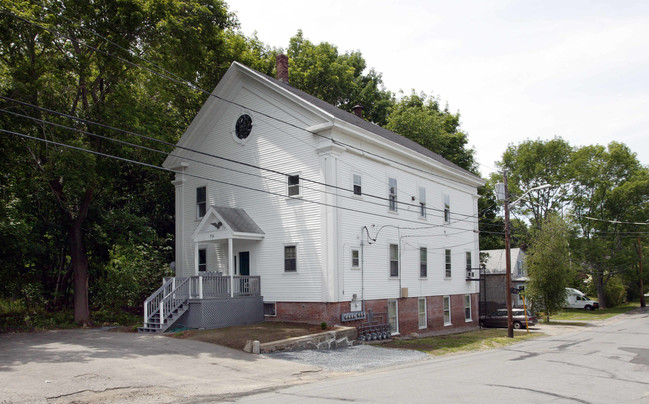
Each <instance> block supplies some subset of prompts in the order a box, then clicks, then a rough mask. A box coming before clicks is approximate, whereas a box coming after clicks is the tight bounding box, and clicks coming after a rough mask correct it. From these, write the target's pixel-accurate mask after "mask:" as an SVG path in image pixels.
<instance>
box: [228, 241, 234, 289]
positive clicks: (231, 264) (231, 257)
mask: <svg viewBox="0 0 649 404" xmlns="http://www.w3.org/2000/svg"><path fill="white" fill-rule="evenodd" d="M232 250H233V248H232V238H229V239H228V270H229V272H230V297H234V255H232Z"/></svg>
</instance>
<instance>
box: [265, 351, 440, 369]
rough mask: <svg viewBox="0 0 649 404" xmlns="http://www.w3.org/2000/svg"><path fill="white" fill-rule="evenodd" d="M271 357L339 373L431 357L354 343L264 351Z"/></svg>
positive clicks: (418, 353) (422, 353)
mask: <svg viewBox="0 0 649 404" xmlns="http://www.w3.org/2000/svg"><path fill="white" fill-rule="evenodd" d="M264 356H268V357H270V358H275V359H285V360H289V361H296V362H301V363H305V364H309V365H313V366H317V367H320V368H323V369H327V370H332V371H336V372H358V371H363V370H368V369H375V368H380V367H384V366H390V365H397V364H401V363H408V362H415V361H420V360H424V359H427V358H429V356H428V354H426V353H424V352H419V351H411V350H405V349H393V348H381V347H376V346H372V345H354V346H351V347H347V348H340V349H330V350H320V351H316V350H304V351H292V352H275V353H270V354H265V355H264Z"/></svg>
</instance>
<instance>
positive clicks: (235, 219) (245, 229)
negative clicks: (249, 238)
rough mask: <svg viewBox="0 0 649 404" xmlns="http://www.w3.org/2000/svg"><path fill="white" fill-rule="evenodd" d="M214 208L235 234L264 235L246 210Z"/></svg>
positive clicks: (223, 207)
mask: <svg viewBox="0 0 649 404" xmlns="http://www.w3.org/2000/svg"><path fill="white" fill-rule="evenodd" d="M212 208H213V209H214V210H215V211H216V213H218V214H219V216H221V218H222V219H223V220H224V221H225V222H226V223H227V224H228V226H229V227H230V230H232V232H233V233H255V234H264V232H263V231H262V230H261V229H260V228H259V226H257V223H255V221H254V220H252V218H251V217H250V216H248V214H247V213H246V211H245V210H243V209H240V208H228V207H225V206H216V205H212Z"/></svg>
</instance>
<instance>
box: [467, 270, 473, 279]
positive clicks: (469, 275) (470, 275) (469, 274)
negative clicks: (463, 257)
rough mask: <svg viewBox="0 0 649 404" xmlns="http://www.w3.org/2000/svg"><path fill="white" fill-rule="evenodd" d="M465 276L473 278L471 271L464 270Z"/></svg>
mask: <svg viewBox="0 0 649 404" xmlns="http://www.w3.org/2000/svg"><path fill="white" fill-rule="evenodd" d="M466 278H467V279H473V271H466Z"/></svg>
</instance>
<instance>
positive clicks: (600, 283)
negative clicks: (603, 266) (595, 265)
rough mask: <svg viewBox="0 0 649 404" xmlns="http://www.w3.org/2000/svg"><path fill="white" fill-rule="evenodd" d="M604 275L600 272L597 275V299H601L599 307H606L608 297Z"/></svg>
mask: <svg viewBox="0 0 649 404" xmlns="http://www.w3.org/2000/svg"><path fill="white" fill-rule="evenodd" d="M604 286H605V285H604V276H603V275H602V274H601V273H598V274H597V276H595V287H596V288H597V300H599V308H600V309H605V308H606V297H605V296H604Z"/></svg>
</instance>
